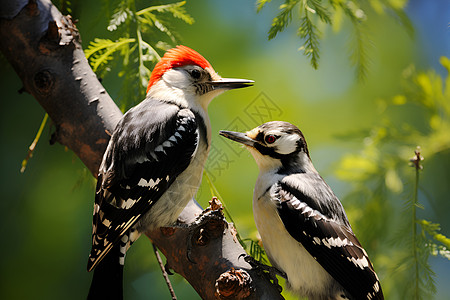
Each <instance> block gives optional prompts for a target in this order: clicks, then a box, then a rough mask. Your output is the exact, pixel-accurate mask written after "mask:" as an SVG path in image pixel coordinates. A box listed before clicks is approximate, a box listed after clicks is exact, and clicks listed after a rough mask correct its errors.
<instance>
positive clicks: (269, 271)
mask: <svg viewBox="0 0 450 300" xmlns="http://www.w3.org/2000/svg"><path fill="white" fill-rule="evenodd" d="M241 257H244V260H245V262H246V263H248V264H249V265H250V266H252V268H253V269H255V270H256V271H257V272H259V273H260V274H261V273H262V274H263V275H264V276H266V277H267V278H268V279H269V280H271V281H273V285H274V286H275V287H276V288H277V289H278V291H279V292H280V293H281V291H282V290H283V288H282V287H281V285H280V284H279V283H278V278H277V275H278V276H281V277H283V278H284V279H287V276H286V273H284V272H282V271H280V270H278V269H277V268H275V267H272V266H268V265H265V264H263V263H261V262H259V261H257V260H256V259H254V258H253V257H252V256H250V255H247V254H246V253H242V254H241V255H239V258H241Z"/></svg>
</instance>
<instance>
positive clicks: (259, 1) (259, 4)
mask: <svg viewBox="0 0 450 300" xmlns="http://www.w3.org/2000/svg"><path fill="white" fill-rule="evenodd" d="M271 1H272V0H257V1H256V12H257V13H259V12H260V10H261V9H262V8H263V7H264V5H266V4H267V3H269V2H271Z"/></svg>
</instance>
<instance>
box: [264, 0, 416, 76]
mask: <svg viewBox="0 0 450 300" xmlns="http://www.w3.org/2000/svg"><path fill="white" fill-rule="evenodd" d="M270 2H271V0H257V1H256V11H257V12H259V11H261V10H262V9H263V8H264V6H266V5H267V4H268V3H270ZM369 3H370V6H368V7H367V2H366V1H362V0H359V1H357V0H354V1H344V0H328V1H322V0H284V3H283V4H281V5H280V6H279V13H278V15H277V16H275V17H274V18H273V20H272V24H271V27H270V29H269V32H268V38H269V40H271V39H273V38H275V37H276V36H277V35H278V34H279V33H281V32H282V31H284V30H285V29H286V28H287V27H288V26H289V25H290V23H291V22H292V19H293V14H295V16H296V18H297V19H298V24H299V25H298V29H297V35H298V36H299V37H300V39H301V40H302V41H303V45H302V46H301V47H300V48H299V50H302V51H303V53H304V55H305V56H307V57H308V58H309V60H310V63H311V65H312V67H313V68H314V69H317V68H318V67H319V59H320V49H319V48H320V40H321V37H322V33H321V31H320V30H319V28H326V26H324V25H329V26H331V27H332V28H333V29H334V31H339V30H341V29H342V26H341V25H342V20H343V17H347V19H348V20H350V22H351V24H352V26H353V38H352V39H351V42H350V45H349V52H350V60H351V62H352V63H353V64H354V65H355V66H356V74H357V76H358V78H361V79H364V78H365V77H366V74H367V71H368V68H369V64H370V60H369V54H368V53H369V52H368V48H369V46H370V40H369V35H368V34H367V33H368V32H367V28H366V25H365V21H366V20H367V14H366V11H375V12H376V13H378V14H383V13H385V12H386V11H388V12H392V13H393V15H394V16H395V17H396V19H397V20H398V21H399V22H400V23H401V24H402V25H403V26H404V27H405V28H406V29H407V30H408V32H409V33H411V34H412V32H413V27H412V25H411V21H410V20H409V18H408V17H407V15H406V14H405V12H404V11H403V9H404V7H405V6H406V3H407V1H406V0H400V1H396V0H373V1H369ZM296 7H298V9H297V10H295V8H296ZM363 7H364V8H363Z"/></svg>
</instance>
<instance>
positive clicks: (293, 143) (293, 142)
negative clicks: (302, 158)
mask: <svg viewBox="0 0 450 300" xmlns="http://www.w3.org/2000/svg"><path fill="white" fill-rule="evenodd" d="M298 140H299V137H298V136H297V135H295V134H289V135H283V136H282V137H280V139H279V140H278V141H277V143H276V146H277V152H278V153H280V154H289V153H292V152H294V151H295V150H297V141H298Z"/></svg>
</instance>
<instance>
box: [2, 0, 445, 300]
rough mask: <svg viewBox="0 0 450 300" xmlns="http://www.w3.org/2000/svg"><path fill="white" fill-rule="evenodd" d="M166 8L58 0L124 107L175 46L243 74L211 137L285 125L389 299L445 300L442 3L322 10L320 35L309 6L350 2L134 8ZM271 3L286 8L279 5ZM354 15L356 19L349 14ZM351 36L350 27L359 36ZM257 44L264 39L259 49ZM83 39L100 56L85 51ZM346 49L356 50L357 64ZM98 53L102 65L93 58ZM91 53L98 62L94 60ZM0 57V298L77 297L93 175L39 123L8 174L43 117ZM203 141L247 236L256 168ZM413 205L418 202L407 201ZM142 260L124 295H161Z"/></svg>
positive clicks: (85, 279)
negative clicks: (417, 158) (344, 216)
mask: <svg viewBox="0 0 450 300" xmlns="http://www.w3.org/2000/svg"><path fill="white" fill-rule="evenodd" d="M266 2H267V3H266ZM297 2H299V3H300V4H298V3H297ZM167 3H172V2H164V3H154V2H150V3H149V2H144V1H138V2H135V1H131V0H129V1H101V2H96V1H77V2H76V3H69V2H67V1H64V2H62V3H60V2H57V3H56V4H58V5H59V7H60V8H61V9H62V10H63V11H64V12H65V13H67V12H69V13H70V14H72V15H73V16H74V18H76V19H79V22H78V24H77V26H78V28H79V30H80V32H81V36H82V39H83V46H84V49H85V50H86V54H87V55H91V57H90V59H91V63H92V65H93V68H95V69H96V71H97V74H98V75H99V76H100V77H102V78H103V84H104V85H105V87H106V88H107V90H108V92H109V93H110V95H111V96H112V97H113V98H114V99H115V100H116V101H117V103H118V104H119V106H120V107H121V108H122V109H124V110H125V109H126V108H127V107H129V106H130V105H133V104H135V103H137V102H139V101H140V100H141V99H142V98H143V96H142V95H143V94H144V93H145V91H144V89H145V87H144V85H143V82H145V81H147V78H148V75H149V70H151V68H152V64H153V63H154V62H156V61H157V59H158V56H160V55H162V54H163V53H164V49H167V48H168V47H170V46H171V45H174V44H177V43H183V44H185V45H187V46H189V47H192V48H194V49H196V50H198V51H199V52H200V53H201V54H203V55H204V56H205V57H206V58H207V59H208V60H209V61H210V62H211V64H212V65H213V66H214V68H215V69H216V70H217V71H218V72H219V73H220V74H221V75H222V76H225V77H239V78H249V79H253V80H255V81H256V84H255V86H254V87H253V88H249V89H244V90H239V91H231V92H228V93H226V94H224V95H222V96H220V97H219V98H217V99H215V100H214V101H213V103H212V104H211V105H210V109H209V111H210V116H211V120H212V127H213V132H217V131H219V130H221V129H238V130H247V129H250V128H253V127H255V126H257V125H259V124H261V123H262V122H265V121H269V120H272V119H280V120H284V121H289V122H291V123H293V124H296V125H297V126H298V127H300V128H301V129H302V131H303V133H304V134H305V136H306V138H307V141H308V143H309V147H310V151H311V154H312V159H313V162H314V164H315V166H316V168H317V169H318V170H319V172H320V173H321V175H322V176H323V177H324V178H325V180H326V181H327V182H328V183H329V184H330V185H331V186H332V188H333V189H334V191H335V192H336V194H337V195H338V196H339V198H340V199H341V200H342V202H343V204H344V207H345V208H346V211H347V213H348V216H349V219H350V222H351V223H352V226H353V229H354V231H355V233H356V234H357V236H358V237H359V239H360V240H361V242H362V244H363V245H364V246H365V247H366V249H367V250H368V252H369V255H370V257H371V259H372V261H373V263H374V265H375V268H376V270H377V273H378V275H379V277H380V279H381V282H382V286H383V289H384V291H385V295H386V298H388V299H412V297H413V296H414V293H415V292H417V293H418V294H417V295H415V297H416V298H421V299H429V297H431V295H430V294H434V299H448V295H450V287H449V286H448V278H449V276H450V264H449V261H448V250H446V249H445V247H446V246H447V247H448V240H447V239H446V238H445V237H446V236H447V237H448V236H449V235H450V218H449V217H448V216H449V212H450V202H449V201H448V200H449V198H448V195H449V192H450V188H449V184H448V182H449V178H450V172H449V170H450V155H449V154H450V150H449V148H450V119H449V113H450V84H449V77H448V70H449V68H450V63H449V61H448V59H447V58H445V57H450V33H449V25H448V24H449V20H450V5H449V3H448V1H445V0H435V1H419V0H413V1H409V2H406V1H401V0H391V1H381V0H380V1H376V0H372V1H367V2H366V1H362V2H361V3H362V4H361V7H360V8H361V9H362V10H363V12H364V15H363V17H364V18H363V20H357V21H356V23H355V20H352V19H351V17H348V16H347V17H346V16H345V13H343V12H342V11H341V12H340V15H339V13H338V10H339V9H337V10H333V9H329V18H330V20H332V22H331V23H332V26H328V25H327V23H329V22H327V21H326V20H325V19H326V18H325V19H323V18H320V17H318V15H319V13H317V12H318V11H320V8H319V9H318V8H317V7H315V6H313V4H314V3H316V4H317V3H319V4H322V5H324V6H326V5H325V4H327V3H333V4H335V5H336V7H338V6H339V5H342V4H349V3H353V4H355V5H356V4H358V5H359V2H349V1H345V2H344V1H337V0H336V1H329V2H326V1H323V2H320V1H286V2H283V1H275V0H274V1H272V2H270V1H258V5H262V4H265V6H264V7H262V9H260V10H259V13H256V11H257V8H258V6H257V4H256V3H255V2H253V1H246V2H243V1H236V0H233V1H227V2H225V1H220V0H214V1H206V0H204V1H188V2H187V3H186V4H185V5H183V6H181V5H180V6H175V7H174V8H171V9H172V10H170V9H162V8H160V9H159V10H157V9H154V10H153V9H150V10H145V9H146V8H148V7H149V6H154V5H164V4H167ZM302 3H306V4H310V5H309V7H310V8H312V9H313V10H314V11H316V14H312V13H311V11H310V10H306V11H308V12H307V14H309V16H310V17H311V20H312V22H313V23H312V24H313V25H314V26H316V27H315V28H316V33H317V34H318V35H317V36H316V40H315V43H316V46H318V47H319V49H320V52H318V53H317V52H314V51H313V52H311V51H310V50H311V49H315V47H312V46H308V44H305V41H307V40H308V35H307V34H306V35H305V32H300V36H304V37H306V39H300V38H299V35H298V34H299V32H298V28H299V26H301V25H302V24H303V23H302V22H304V21H305V20H304V19H303V20H302V18H304V16H305V15H304V14H305V10H300V9H299V7H300V6H301V4H302ZM280 5H287V6H281V9H280ZM289 5H291V6H292V7H294V9H293V10H292V11H291V19H290V20H291V23H290V24H289V25H288V26H281V27H282V28H283V31H282V32H278V33H277V34H276V36H275V34H274V33H275V31H274V30H275V29H276V26H275V27H271V24H275V25H276V24H277V22H275V21H274V17H277V16H278V14H280V13H283V10H286V8H287V7H289ZM327 7H329V6H327ZM347 7H348V5H347ZM259 8H261V7H259ZM353 8H354V12H356V11H357V8H358V7H357V6H356V8H355V7H353ZM382 8H384V9H382ZM173 9H175V10H173ZM355 9H356V10H355ZM403 9H404V10H403ZM184 10H185V11H184ZM403 11H404V12H405V13H406V15H407V16H409V19H410V20H411V24H409V25H408V23H407V21H405V18H404V15H403V14H402V12H403ZM138 12H140V13H138ZM186 13H187V14H188V16H187V15H184V16H183V14H186ZM177 14H178V16H177ZM357 15H358V14H357ZM125 16H127V17H125ZM359 16H361V15H360V14H359ZM110 20H113V21H110ZM134 20H140V21H139V22H135V21H134ZM194 20H195V22H194ZM286 20H289V18H288V19H286ZM114 26H115V27H114ZM107 28H109V29H110V30H107ZM271 28H275V29H271ZM311 28H312V27H311ZM411 28H413V29H414V30H413V31H412V30H411ZM112 29H115V30H112ZM111 30H112V31H111ZM357 30H363V31H361V32H362V33H360V34H359V35H358V32H356V33H355V31H357ZM138 32H139V33H138ZM167 33H169V34H167ZM269 35H271V36H273V37H274V38H273V39H272V40H270V41H268V36H269ZM358 37H359V40H360V42H359V43H358ZM96 39H97V40H96ZM99 39H100V40H99ZM107 40H109V41H110V42H111V43H115V42H116V41H120V42H121V44H120V45H116V44H114V45H116V46H117V49H116V50H118V51H115V52H114V53H112V52H113V51H112V50H113V49H114V48H112V47H111V46H113V45H109V46H108V47H105V48H103V49H102V48H101V47H102V45H104V43H107V42H108V41H107ZM96 46H97V47H99V49H100V51H97V52H94V51H93V50H95V49H94V47H96ZM355 46H356V47H355ZM308 47H310V48H308ZM354 49H360V50H364V52H363V54H364V55H361V51H359V52H357V53H354V52H352V51H354ZM90 50H92V51H91V52H92V53H89V51H90ZM97 50H98V49H97ZM106 51H110V52H111V53H112V56H109V55H108V53H107V54H106V55H104V54H105V52H106ZM304 54H306V55H304ZM317 54H319V56H317V57H316V58H314V57H313V56H314V55H317ZM102 55H103V57H104V58H107V59H106V61H107V63H103V64H102V63H99V64H98V65H95V63H96V62H101V60H99V58H101V57H102ZM315 59H316V61H315ZM352 63H353V64H352ZM0 64H1V66H2V69H1V70H2V71H1V72H0V76H1V80H0V86H1V88H2V91H3V96H2V98H3V99H4V101H3V109H2V110H1V118H0V120H1V121H0V122H1V126H0V134H1V138H2V143H1V146H0V151H1V152H0V153H1V155H0V161H1V173H0V176H1V180H0V188H1V191H2V192H3V197H2V198H3V199H2V201H1V202H0V224H1V226H0V228H1V229H0V233H1V236H2V238H3V247H1V250H0V257H1V262H0V265H1V268H0V272H1V278H2V280H1V281H0V296H1V298H4V299H11V298H12V299H36V298H46V299H60V298H65V299H80V298H84V297H85V295H86V293H87V290H88V286H89V283H90V278H91V274H88V273H86V271H85V266H86V261H87V256H88V252H89V249H90V245H89V243H90V234H91V216H92V202H93V193H94V180H93V179H92V177H91V176H90V174H89V172H88V171H87V170H86V169H85V168H84V167H83V165H82V163H81V162H80V161H79V160H78V158H77V157H76V156H75V155H74V154H73V153H71V152H70V151H67V149H64V147H62V146H60V145H55V146H52V147H50V145H49V143H48V142H47V141H48V140H49V138H50V134H51V132H52V130H54V129H53V128H52V126H51V124H47V126H46V127H44V131H43V133H42V137H41V140H40V142H39V144H38V146H37V150H36V151H35V153H34V157H33V159H31V160H30V161H29V162H28V165H27V169H26V171H25V172H24V173H23V174H21V173H20V167H21V162H22V160H23V159H24V157H26V155H27V147H28V146H29V145H30V143H31V141H32V140H33V139H34V137H35V135H36V131H37V130H38V128H39V125H40V124H41V121H42V118H43V116H44V111H43V109H42V108H41V107H40V106H39V105H38V104H37V102H36V101H35V100H34V99H33V98H32V97H31V96H29V95H27V94H19V93H18V92H17V91H18V90H19V89H20V88H21V82H20V80H19V79H18V77H17V75H15V73H14V71H13V70H12V68H11V67H10V66H9V65H8V64H7V62H6V61H5V59H4V58H3V57H1V61H0ZM312 66H316V67H318V68H317V70H314V68H313V67H312ZM138 95H140V96H138ZM213 145H214V148H213V149H212V152H211V155H210V159H209V161H208V163H207V166H206V170H207V172H206V173H207V175H208V178H209V179H210V181H211V182H212V184H213V185H214V186H215V187H216V188H217V190H218V191H219V192H220V195H221V198H222V200H223V201H224V202H225V204H226V206H227V208H228V211H229V212H230V214H231V215H232V216H233V220H234V222H235V224H236V226H237V228H238V230H239V233H240V235H241V236H242V237H243V238H251V239H256V238H257V234H256V229H255V226H254V223H253V216H252V208H251V198H252V190H253V184H254V182H255V180H256V177H257V167H256V165H255V163H254V162H253V159H252V157H251V156H250V155H249V154H248V153H246V152H244V151H242V149H241V148H240V147H238V146H236V145H234V144H230V143H229V142H228V141H224V140H223V139H222V138H221V137H219V136H218V135H213ZM418 145H419V146H421V154H422V156H424V157H425V159H424V160H423V161H422V162H421V163H422V165H423V166H424V169H423V170H421V171H419V172H418V173H419V177H417V175H416V170H415V169H414V168H411V167H410V166H409V165H408V162H409V159H410V158H411V157H413V156H414V150H415V149H416V146H418ZM243 170H245V172H243ZM417 178H418V179H419V180H418V185H416V179H417ZM416 187H418V189H417V193H415V191H416ZM210 197H211V193H210V185H209V184H208V182H207V180H204V181H203V184H202V186H201V188H200V190H199V193H198V200H199V202H200V203H201V204H202V205H203V206H206V205H207V201H208V200H209V199H210ZM416 200H417V201H418V203H419V204H418V205H413V204H414V202H415V201H416ZM413 207H416V209H415V216H416V217H415V219H413ZM413 220H414V222H413ZM436 224H440V231H439V230H438V228H437V227H438V226H437V225H436ZM414 227H415V228H416V235H415V238H414V239H413V236H412V232H413V228H414ZM439 234H441V235H439ZM150 252H151V245H150V244H149V243H148V241H147V240H146V238H141V239H140V240H139V241H138V242H137V243H136V244H135V245H134V246H133V247H132V250H130V251H129V254H128V256H127V266H126V273H125V280H126V281H125V293H126V295H125V296H126V298H127V299H148V298H158V299H166V298H167V299H168V298H169V294H168V292H167V290H166V288H165V284H164V283H163V280H162V277H161V276H160V271H159V270H158V269H157V267H156V263H155V259H154V257H153V255H149V253H150ZM416 266H417V270H418V272H416ZM416 274H418V277H417V278H416ZM172 278H173V282H174V286H175V291H176V293H177V295H178V296H179V298H180V299H198V296H197V295H196V293H195V291H193V289H192V288H191V287H190V286H189V285H188V284H187V283H186V282H185V281H184V279H182V278H181V277H180V276H177V275H175V276H172ZM432 281H434V282H435V284H434V286H435V288H436V292H435V293H434V291H433V289H432V287H433V285H430V284H431V282H432ZM416 282H417V283H418V285H417V289H416V288H415V283H416ZM285 295H286V297H287V298H289V297H290V295H288V294H287V293H285Z"/></svg>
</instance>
